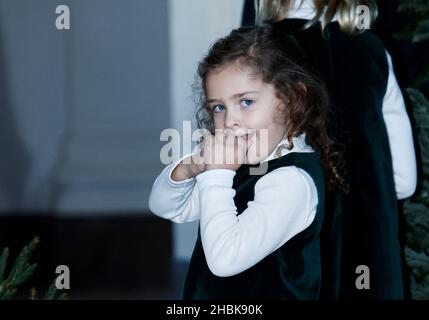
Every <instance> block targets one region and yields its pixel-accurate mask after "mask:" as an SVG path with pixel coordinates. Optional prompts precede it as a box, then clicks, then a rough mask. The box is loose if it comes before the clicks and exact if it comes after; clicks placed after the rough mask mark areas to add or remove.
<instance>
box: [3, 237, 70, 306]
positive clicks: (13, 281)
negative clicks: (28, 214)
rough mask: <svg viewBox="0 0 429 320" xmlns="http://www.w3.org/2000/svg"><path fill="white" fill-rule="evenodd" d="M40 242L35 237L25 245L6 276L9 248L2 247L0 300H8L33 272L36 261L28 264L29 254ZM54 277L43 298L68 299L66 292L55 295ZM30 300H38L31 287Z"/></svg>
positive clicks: (35, 292)
mask: <svg viewBox="0 0 429 320" xmlns="http://www.w3.org/2000/svg"><path fill="white" fill-rule="evenodd" d="M39 242H40V239H39V237H35V238H34V239H33V240H32V241H31V242H30V243H29V244H28V245H27V246H25V247H24V248H23V249H22V250H21V252H20V253H19V255H18V257H17V258H16V260H15V263H14V264H13V266H12V269H11V271H10V273H9V275H8V276H7V277H5V272H6V266H7V259H8V256H9V249H8V248H4V249H3V250H2V253H1V255H0V300H10V299H12V298H13V297H14V296H15V294H16V293H17V290H18V287H19V286H20V285H22V284H23V283H25V282H26V281H27V280H28V279H29V278H30V277H31V275H32V274H33V272H34V270H35V269H36V268H37V263H32V264H30V262H29V261H30V258H31V255H32V254H33V252H34V249H35V248H36V246H37V244H38V243H39ZM55 282H56V279H55V280H54V281H53V282H52V284H51V285H50V287H49V288H48V290H47V292H46V293H45V295H44V296H43V300H54V299H55V298H56V299H58V300H65V299H68V295H67V294H66V293H62V294H60V295H58V296H57V293H58V292H57V288H56V286H55ZM29 299H30V300H38V296H37V290H36V289H35V288H32V289H31V290H30V295H29Z"/></svg>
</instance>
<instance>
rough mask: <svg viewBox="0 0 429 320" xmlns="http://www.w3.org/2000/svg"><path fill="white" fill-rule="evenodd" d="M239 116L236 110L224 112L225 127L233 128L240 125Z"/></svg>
mask: <svg viewBox="0 0 429 320" xmlns="http://www.w3.org/2000/svg"><path fill="white" fill-rule="evenodd" d="M240 122H241V121H240V116H239V114H238V112H236V111H232V110H228V111H227V112H226V113H225V128H230V129H235V128H237V127H240V126H241V123H240Z"/></svg>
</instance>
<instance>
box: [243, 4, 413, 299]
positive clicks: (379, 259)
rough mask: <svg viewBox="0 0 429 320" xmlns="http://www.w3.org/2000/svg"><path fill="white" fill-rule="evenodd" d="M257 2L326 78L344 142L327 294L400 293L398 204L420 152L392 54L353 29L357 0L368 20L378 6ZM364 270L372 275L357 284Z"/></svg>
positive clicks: (262, 14)
mask: <svg viewBox="0 0 429 320" xmlns="http://www.w3.org/2000/svg"><path fill="white" fill-rule="evenodd" d="M256 2H257V5H256V13H255V17H256V21H258V22H263V21H271V22H273V23H274V24H275V25H276V26H278V27H279V28H281V29H282V30H283V32H284V33H285V34H289V35H293V36H294V37H295V39H296V41H297V43H299V45H300V46H301V47H302V48H303V51H304V52H305V55H306V58H307V60H308V61H309V62H310V63H311V65H312V66H313V68H314V70H316V71H317V72H318V73H319V74H320V76H321V77H322V78H323V79H324V81H325V83H326V85H327V87H328V92H329V96H330V99H331V125H332V127H331V129H332V131H333V133H334V134H335V136H336V137H337V139H339V140H340V141H341V142H342V143H343V144H344V145H346V147H347V156H346V163H347V168H348V170H349V181H350V187H351V190H350V193H349V194H348V195H338V194H331V195H330V197H328V198H329V199H330V201H328V207H327V210H326V217H329V219H328V220H327V221H328V222H329V223H328V224H327V225H326V228H325V232H326V235H325V237H326V238H325V242H324V244H323V247H322V249H323V250H322V252H325V256H324V257H325V265H324V267H325V280H326V281H325V283H324V288H323V290H324V295H325V297H327V298H344V299H349V298H351V299H353V298H358V299H403V298H404V276H403V271H402V267H403V261H401V245H400V235H399V214H398V200H400V199H405V198H407V197H410V196H411V195H412V194H413V193H414V191H415V188H416V181H417V172H416V158H415V150H414V142H413V136H412V130H411V125H410V120H409V117H408V115H407V111H406V108H405V104H404V99H403V96H402V94H401V90H400V88H399V86H398V83H397V80H396V77H395V73H394V71H393V66H392V59H391V57H390V54H389V53H388V52H387V51H386V49H385V48H384V46H383V43H382V41H381V40H380V39H379V38H378V37H377V36H375V35H374V34H372V33H371V32H370V31H368V30H364V29H359V28H357V26H358V25H357V22H358V21H359V16H358V15H359V13H360V11H357V10H356V8H357V6H358V5H366V6H367V7H368V8H369V13H370V16H369V17H370V19H371V22H374V19H375V18H376V16H377V6H376V4H375V2H374V1H353V0H352V1H344V0H337V1H335V0H334V1H327V0H314V1H313V0H303V1H301V0H299V1H293V0H278V1H273V0H260V1H256ZM247 24H249V21H247ZM361 266H363V269H360V268H362V267H361ZM366 267H367V268H368V269H367V270H368V271H369V278H365V277H363V278H361V280H359V279H358V277H359V275H360V273H361V272H362V271H361V270H366V269H365V268H366ZM365 279H367V280H369V283H368V285H369V287H368V288H366V283H365V281H364V280H365ZM360 281H362V284H363V287H360V286H359V283H360Z"/></svg>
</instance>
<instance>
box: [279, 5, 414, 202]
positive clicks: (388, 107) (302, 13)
mask: <svg viewBox="0 0 429 320" xmlns="http://www.w3.org/2000/svg"><path fill="white" fill-rule="evenodd" d="M300 2H301V1H294V3H293V6H292V8H291V9H290V11H289V13H288V15H287V18H290V19H291V18H296V19H305V20H311V19H312V18H313V17H314V16H315V13H316V12H315V8H314V3H313V0H303V3H302V5H301V6H299V4H300ZM337 20H338V16H337V14H336V15H335V16H334V17H333V19H332V21H337ZM386 58H387V62H388V68H389V75H388V81H387V90H386V93H385V95H384V98H383V107H382V113H383V119H384V122H385V124H386V129H387V134H388V140H389V146H390V151H391V156H392V165H393V178H394V181H395V190H396V197H397V198H398V199H399V200H401V199H405V198H408V197H410V196H411V195H412V194H413V193H414V191H415V190H416V186H417V165H416V156H415V150H414V142H413V135H412V130H411V124H410V119H409V118H408V114H407V111H406V108H405V103H404V99H403V97H402V93H401V90H400V88H399V85H398V82H397V80H396V77H395V73H394V71H393V66H392V58H391V57H390V54H389V53H388V52H387V50H386Z"/></svg>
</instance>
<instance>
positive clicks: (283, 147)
mask: <svg viewBox="0 0 429 320" xmlns="http://www.w3.org/2000/svg"><path fill="white" fill-rule="evenodd" d="M292 142H293V148H292V149H290V150H289V149H288V148H287V147H288V146H289V140H288V139H282V140H281V141H280V142H279V144H278V145H277V147H276V148H275V149H274V151H273V152H271V154H270V155H269V156H268V157H267V158H265V160H263V161H261V162H265V161H269V160H272V159H275V158H279V157H282V156H284V155H286V154H288V153H290V152H314V149H313V148H312V147H311V146H310V145H308V144H307V143H306V142H305V133H302V134H300V135H299V136H298V137H293V138H292Z"/></svg>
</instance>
